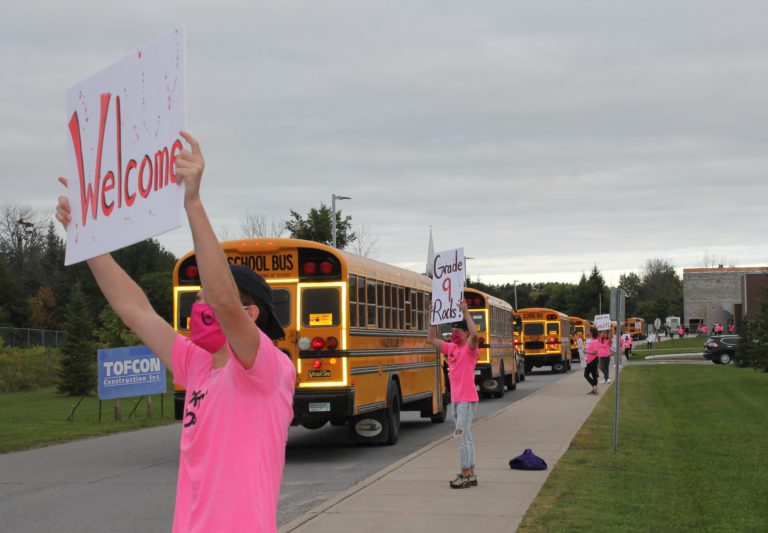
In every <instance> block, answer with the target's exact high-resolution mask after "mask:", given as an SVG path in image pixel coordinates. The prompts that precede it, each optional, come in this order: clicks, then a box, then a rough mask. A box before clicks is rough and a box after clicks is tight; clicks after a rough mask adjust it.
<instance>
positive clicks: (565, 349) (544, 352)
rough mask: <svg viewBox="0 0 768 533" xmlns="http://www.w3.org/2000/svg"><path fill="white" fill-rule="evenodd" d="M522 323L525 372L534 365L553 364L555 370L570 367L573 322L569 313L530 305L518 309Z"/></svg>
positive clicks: (528, 371) (563, 369) (566, 370)
mask: <svg viewBox="0 0 768 533" xmlns="http://www.w3.org/2000/svg"><path fill="white" fill-rule="evenodd" d="M518 313H519V314H520V318H521V319H522V322H523V357H524V359H525V373H526V374H528V373H530V372H531V370H533V368H534V367H536V368H538V367H542V366H551V367H552V371H553V372H562V373H565V372H568V370H570V369H571V354H570V350H571V323H570V321H569V320H568V315H566V314H565V313H561V312H560V311H555V310H554V309H546V308H543V307H531V308H527V309H520V310H519V311H518Z"/></svg>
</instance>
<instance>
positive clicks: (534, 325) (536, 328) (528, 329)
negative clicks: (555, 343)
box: [523, 322, 544, 335]
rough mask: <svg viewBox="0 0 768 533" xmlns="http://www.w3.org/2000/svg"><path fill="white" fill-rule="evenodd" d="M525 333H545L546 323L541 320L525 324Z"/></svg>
mask: <svg viewBox="0 0 768 533" xmlns="http://www.w3.org/2000/svg"><path fill="white" fill-rule="evenodd" d="M523 335H544V324H543V323H541V322H528V323H527V324H523Z"/></svg>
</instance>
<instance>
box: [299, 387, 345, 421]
mask: <svg viewBox="0 0 768 533" xmlns="http://www.w3.org/2000/svg"><path fill="white" fill-rule="evenodd" d="M354 405H355V389H340V390H332V391H331V390H312V391H309V390H297V391H296V393H295V395H294V397H293V424H294V425H295V424H297V423H299V422H300V420H301V419H307V418H323V419H332V418H336V419H340V418H349V417H351V416H352V414H353V412H354Z"/></svg>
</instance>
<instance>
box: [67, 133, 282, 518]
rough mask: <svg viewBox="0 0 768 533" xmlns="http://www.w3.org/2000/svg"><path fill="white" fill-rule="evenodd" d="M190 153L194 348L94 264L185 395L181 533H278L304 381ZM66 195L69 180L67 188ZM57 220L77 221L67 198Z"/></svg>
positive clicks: (125, 283) (184, 160) (114, 274)
mask: <svg viewBox="0 0 768 533" xmlns="http://www.w3.org/2000/svg"><path fill="white" fill-rule="evenodd" d="M181 135H182V137H184V139H185V140H186V141H187V142H188V143H189V144H190V146H191V151H188V150H184V151H182V152H181V153H180V155H179V156H178V159H177V160H176V168H175V173H176V176H175V177H176V181H177V182H179V183H183V184H184V187H185V190H184V208H185V210H186V212H187V217H188V219H189V225H190V228H191V230H192V238H193V240H194V245H195V254H196V257H197V266H198V269H199V271H200V280H201V285H202V287H203V290H201V291H200V293H199V294H198V296H197V301H196V303H195V304H194V305H193V306H192V316H191V319H190V338H189V339H187V338H186V337H184V336H183V335H180V334H178V333H176V332H175V331H174V330H173V328H172V327H171V326H170V325H169V324H168V323H166V322H165V321H164V320H163V319H162V318H161V317H160V316H159V315H158V314H157V313H156V312H155V310H154V309H152V306H151V305H150V303H149V300H148V299H147V297H146V295H145V294H144V293H143V292H142V290H141V289H140V288H139V286H138V285H137V284H136V283H135V282H134V281H133V280H132V279H131V278H130V277H129V276H128V275H127V274H126V273H125V271H124V270H123V269H122V268H120V266H119V265H118V264H117V263H116V262H115V261H114V259H112V257H111V256H110V255H109V254H106V255H102V256H99V257H95V258H93V259H89V260H88V266H89V267H90V269H91V272H92V273H93V276H94V277H95V278H96V282H97V283H98V285H99V288H100V289H101V292H102V293H103V294H104V296H105V297H106V299H107V301H108V302H109V304H110V306H111V307H112V309H113V310H114V311H115V312H116V313H117V315H118V316H119V317H120V318H121V319H122V320H123V322H124V323H125V324H126V326H128V327H129V328H130V329H131V330H132V331H133V332H134V333H135V334H136V335H137V336H138V337H139V338H140V339H141V340H142V342H144V343H145V344H146V345H147V346H148V347H149V348H150V349H151V350H152V351H153V352H154V353H155V354H156V355H157V356H158V357H159V358H160V359H161V360H162V361H163V363H165V366H166V368H168V369H170V370H171V372H172V373H173V381H174V383H176V384H178V385H181V386H183V387H185V388H186V390H187V393H186V398H185V409H184V420H183V428H182V433H181V457H180V460H179V477H178V483H177V488H176V507H175V511H174V518H173V531H174V532H175V533H182V532H188V531H189V532H192V531H194V532H209V531H220V532H224V531H226V532H242V531H258V532H272V531H276V530H277V504H278V499H279V495H280V483H281V481H282V475H283V466H284V465H285V444H286V441H287V438H288V426H289V425H290V423H291V419H292V418H293V407H292V402H293V392H294V382H295V379H296V374H295V370H294V367H293V364H292V363H291V361H290V359H289V358H287V357H286V356H285V354H283V353H282V352H280V351H279V350H278V349H277V347H276V346H275V345H274V343H273V340H276V339H278V338H281V337H284V333H283V329H282V328H281V327H280V324H279V322H278V321H277V317H276V316H275V311H274V306H273V303H272V291H271V289H270V288H269V285H267V283H266V282H265V281H264V279H263V278H262V277H261V276H260V275H259V274H257V273H255V272H254V271H253V270H251V269H249V268H247V267H243V266H235V265H233V266H229V265H228V264H227V260H226V257H225V256H224V253H223V251H222V250H221V246H220V245H219V242H218V240H217V239H216V235H215V233H214V232H213V229H212V227H211V223H210V221H209V220H208V216H207V215H206V213H205V210H204V209H203V204H202V202H201V200H200V181H201V179H202V176H203V169H204V167H205V162H204V161H203V156H202V153H201V152H200V146H199V144H198V143H197V141H196V140H195V139H194V138H192V136H190V135H189V134H187V133H184V132H181ZM59 181H61V183H62V184H64V185H65V186H66V185H67V184H68V182H67V180H66V179H65V178H59ZM56 218H57V219H58V220H59V221H60V222H61V223H62V224H63V225H64V227H65V228H66V227H67V225H69V224H70V222H71V221H72V213H71V209H70V205H69V201H68V199H67V198H66V197H65V196H61V197H60V198H59V204H58V207H57V209H56Z"/></svg>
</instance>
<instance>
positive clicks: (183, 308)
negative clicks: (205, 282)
mask: <svg viewBox="0 0 768 533" xmlns="http://www.w3.org/2000/svg"><path fill="white" fill-rule="evenodd" d="M196 299H197V291H191V292H181V293H179V305H178V307H177V311H176V312H177V313H178V316H177V317H176V320H177V321H178V324H179V331H189V317H190V315H192V304H193V303H195V300H196Z"/></svg>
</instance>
